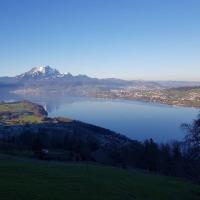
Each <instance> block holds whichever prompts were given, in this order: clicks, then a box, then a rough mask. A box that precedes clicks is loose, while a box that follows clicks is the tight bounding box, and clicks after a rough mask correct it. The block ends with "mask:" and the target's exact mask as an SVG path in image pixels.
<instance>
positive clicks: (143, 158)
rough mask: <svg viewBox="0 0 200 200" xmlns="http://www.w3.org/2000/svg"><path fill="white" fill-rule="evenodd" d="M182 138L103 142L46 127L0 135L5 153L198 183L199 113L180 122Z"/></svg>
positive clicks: (95, 138) (87, 135)
mask: <svg viewBox="0 0 200 200" xmlns="http://www.w3.org/2000/svg"><path fill="white" fill-rule="evenodd" d="M182 128H184V129H185V130H186V131H187V133H186V137H185V139H184V141H181V142H178V141H175V142H172V143H164V144H158V143H156V142H155V141H154V140H153V139H148V140H145V141H144V142H139V141H131V142H130V143H128V144H126V145H119V144H118V143H115V142H113V143H109V144H106V145H105V144H102V141H100V140H99V138H98V137H96V136H95V135H93V134H89V133H83V132H81V133H80V132H79V131H78V130H76V131H75V132H73V133H69V132H60V133H58V132H57V133H55V132H53V131H49V130H48V129H42V128H41V129H40V130H39V131H38V132H36V133H35V132H33V131H32V130H26V131H24V132H23V133H21V134H16V135H15V134H13V135H12V136H9V137H8V136H6V137H2V138H0V151H1V152H4V153H13V152H16V151H18V152H23V151H29V152H32V153H33V156H34V157H35V158H37V159H45V160H51V159H52V160H62V161H93V162H97V163H102V164H109V165H113V166H119V167H122V168H124V169H126V168H139V169H143V170H148V171H151V172H155V173H160V174H164V175H169V176H176V177H183V178H187V179H190V180H194V181H197V182H199V183H200V116H198V118H197V119H196V120H194V121H193V123H192V124H183V125H182Z"/></svg>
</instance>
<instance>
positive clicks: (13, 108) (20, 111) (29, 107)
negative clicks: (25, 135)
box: [0, 101, 47, 124]
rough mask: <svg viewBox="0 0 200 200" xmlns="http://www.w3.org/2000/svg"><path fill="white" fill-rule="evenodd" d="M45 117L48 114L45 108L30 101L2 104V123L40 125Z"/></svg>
mask: <svg viewBox="0 0 200 200" xmlns="http://www.w3.org/2000/svg"><path fill="white" fill-rule="evenodd" d="M45 117H47V112H46V111H45V110H44V108H43V107H42V106H40V105H36V104H34V103H31V102H29V101H20V102H11V103H0V123H5V124H20V123H21V124H24V123H39V122H42V120H43V119H44V118H45Z"/></svg>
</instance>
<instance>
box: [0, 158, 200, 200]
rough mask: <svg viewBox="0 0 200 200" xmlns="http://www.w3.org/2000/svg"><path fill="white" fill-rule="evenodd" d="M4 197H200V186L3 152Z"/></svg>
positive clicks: (0, 184) (0, 195)
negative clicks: (24, 157)
mask: <svg viewBox="0 0 200 200" xmlns="http://www.w3.org/2000/svg"><path fill="white" fill-rule="evenodd" d="M0 199H1V200H14V199H15V200H66V199H69V200H82V199H84V200H131V199H132V200H133V199H138V200H158V199H159V200H169V199H170V200H199V199H200V187H199V186H196V185H192V184H190V183H187V182H184V181H182V180H178V179H175V178H170V177H164V176H157V175H150V174H145V173H142V172H137V171H133V172H130V171H125V170H120V169H116V168H111V167H101V166H92V165H90V166H89V167H88V171H87V168H86V165H84V164H63V163H47V162H39V161H31V160H29V161H28V160H19V159H13V158H11V159H9V157H7V156H2V155H0Z"/></svg>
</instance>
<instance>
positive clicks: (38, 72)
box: [19, 65, 61, 78]
mask: <svg viewBox="0 0 200 200" xmlns="http://www.w3.org/2000/svg"><path fill="white" fill-rule="evenodd" d="M59 75H61V74H60V72H59V71H58V70H57V69H54V68H52V67H50V66H48V65H47V66H39V67H34V68H32V69H31V70H30V71H28V72H25V73H24V74H21V75H19V77H20V78H22V77H32V78H40V77H56V76H59Z"/></svg>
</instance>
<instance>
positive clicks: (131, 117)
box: [0, 96, 198, 142]
mask: <svg viewBox="0 0 200 200" xmlns="http://www.w3.org/2000/svg"><path fill="white" fill-rule="evenodd" d="M21 99H29V100H31V101H33V102H35V103H40V104H42V105H43V106H44V107H45V108H46V109H47V111H48V112H49V116H50V117H55V116H65V117H69V118H72V119H77V120H80V121H83V122H87V123H91V124H95V125H98V126H102V127H105V128H109V129H111V130H114V131H116V132H118V133H121V134H124V135H126V136H128V137H130V138H132V139H137V140H144V139H147V138H153V139H154V140H156V141H160V142H162V141H170V140H174V139H177V140H181V139H183V137H184V132H183V130H181V128H180V125H181V123H188V122H191V121H192V120H193V119H194V118H195V117H196V115H197V114H198V109H195V108H184V107H172V106H167V105H159V104H152V103H144V102H137V101H122V100H100V99H94V98H78V97H65V98H63V97H62V98H58V97H48V98H47V97H40V98H38V97H23V98H22V97H16V96H15V97H9V98H7V99H6V98H5V96H4V97H3V96H0V100H10V101H11V100H21Z"/></svg>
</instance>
